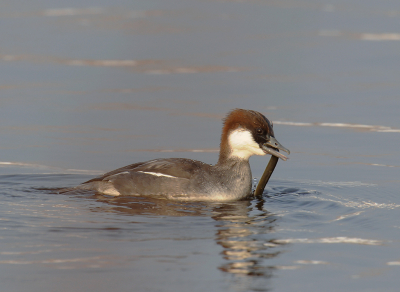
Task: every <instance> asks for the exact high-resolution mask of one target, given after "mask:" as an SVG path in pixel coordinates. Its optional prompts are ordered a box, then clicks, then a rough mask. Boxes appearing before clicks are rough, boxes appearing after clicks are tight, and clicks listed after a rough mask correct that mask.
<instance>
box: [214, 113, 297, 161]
mask: <svg viewBox="0 0 400 292" xmlns="http://www.w3.org/2000/svg"><path fill="white" fill-rule="evenodd" d="M279 150H281V151H284V152H286V153H288V154H290V151H289V150H288V149H287V148H285V147H283V146H282V145H281V144H280V143H279V142H278V141H277V140H276V139H275V134H274V129H273V124H272V122H270V121H269V120H268V119H267V118H266V117H265V116H264V115H262V114H261V113H259V112H256V111H252V110H244V109H234V110H233V111H231V112H230V113H228V115H227V116H226V118H225V119H224V127H223V129H222V137H221V149H220V159H221V158H222V157H223V158H230V157H235V158H239V159H249V158H250V156H252V155H266V154H271V155H274V156H276V157H278V158H281V159H282V160H287V159H288V157H286V156H285V155H283V154H281V153H280V152H279Z"/></svg>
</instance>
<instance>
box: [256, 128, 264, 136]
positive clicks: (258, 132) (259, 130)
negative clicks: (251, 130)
mask: <svg viewBox="0 0 400 292" xmlns="http://www.w3.org/2000/svg"><path fill="white" fill-rule="evenodd" d="M256 131H257V134H259V135H261V134H262V133H263V132H264V131H263V130H262V129H261V128H258V129H257V130H256Z"/></svg>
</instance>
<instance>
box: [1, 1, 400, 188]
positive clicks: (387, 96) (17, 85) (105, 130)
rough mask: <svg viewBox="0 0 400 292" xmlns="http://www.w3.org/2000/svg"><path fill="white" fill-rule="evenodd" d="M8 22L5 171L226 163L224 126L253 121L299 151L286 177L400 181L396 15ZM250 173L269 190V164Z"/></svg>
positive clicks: (151, 5) (375, 10)
mask: <svg viewBox="0 0 400 292" xmlns="http://www.w3.org/2000/svg"><path fill="white" fill-rule="evenodd" d="M0 11H1V12H0V35H1V39H2V42H1V45H0V62H1V63H0V65H1V70H0V94H1V96H0V125H1V126H0V133H1V137H2V138H1V141H0V151H1V161H3V162H12V163H13V165H14V166H18V165H19V166H21V165H22V166H23V165H25V171H28V170H27V168H29V167H30V166H32V165H34V166H35V167H38V166H39V165H41V166H42V167H43V166H46V167H53V168H56V170H57V169H59V170H60V169H62V170H66V169H76V170H90V171H93V173H95V172H96V171H106V170H110V169H114V168H116V167H120V166H123V165H127V164H130V163H133V162H137V161H143V160H147V159H153V158H157V157H191V158H194V159H199V160H203V161H206V162H209V163H215V162H216V161H217V158H218V153H217V151H218V147H219V138H220V131H221V119H222V118H223V117H224V116H225V115H226V113H227V112H228V111H229V110H231V109H233V108H245V109H253V110H258V111H260V112H262V113H264V114H265V115H266V116H267V117H268V118H269V119H270V120H272V121H274V124H275V132H276V136H277V138H278V140H279V141H280V142H281V143H282V144H283V145H284V146H286V147H287V148H289V149H290V150H291V151H292V152H293V153H292V155H291V158H292V159H291V160H290V161H288V162H287V163H280V165H279V167H278V168H277V170H276V175H277V176H278V177H292V178H311V177H313V178H318V179H321V178H326V177H327V176H330V177H332V178H333V179H344V178H348V177H349V174H351V176H354V177H353V178H352V180H360V181H364V180H371V179H377V177H376V176H375V175H376V171H384V172H385V175H386V176H387V179H391V180H397V177H398V174H399V171H398V167H399V166H400V161H399V155H398V145H399V144H398V142H399V136H400V130H399V128H400V119H399V114H398V110H399V106H400V98H399V96H398V92H399V86H400V85H399V82H398V80H399V75H400V74H399V73H400V69H399V68H400V30H399V27H400V26H399V19H400V4H399V3H398V2H397V1H386V0H384V1H372V0H371V1H362V3H360V2H359V1H323V0H301V1H292V0H280V1H262V0H253V1H251V0H249V1H230V0H226V1H224V0H219V1H213V0H190V1H186V0H185V1H183V0H182V1H180V0H167V1H166V0H163V1H140V0H137V1H124V0H116V1H105V0H100V1H89V0H83V1H82V0H80V1H74V0H68V1H45V0H35V1H2V3H0ZM251 162H252V166H253V175H254V176H256V177H259V176H261V173H262V170H263V168H264V167H265V164H266V163H267V159H266V158H265V157H262V158H260V157H258V158H253V159H252V161H251ZM2 165H3V166H7V167H9V166H10V164H8V165H5V164H4V163H3V164H2ZM388 166H392V167H391V168H390V167H389V168H388ZM393 167H395V168H396V169H393ZM8 169H9V168H8ZM50 170H51V168H49V171H50ZM394 171H395V172H396V175H393V176H392V174H393V172H394Z"/></svg>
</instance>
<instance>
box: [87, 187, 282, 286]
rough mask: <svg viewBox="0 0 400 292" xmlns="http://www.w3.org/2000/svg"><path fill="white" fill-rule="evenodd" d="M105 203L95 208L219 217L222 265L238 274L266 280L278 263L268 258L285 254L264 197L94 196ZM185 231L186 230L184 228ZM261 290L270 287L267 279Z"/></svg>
mask: <svg viewBox="0 0 400 292" xmlns="http://www.w3.org/2000/svg"><path fill="white" fill-rule="evenodd" d="M93 198H94V199H95V200H97V201H98V202H102V203H104V204H102V205H101V207H97V208H93V209H92V211H94V212H102V213H103V212H115V213H120V214H124V215H132V216H138V215H145V216H177V217H183V216H200V217H206V216H207V217H211V218H212V219H214V220H215V222H216V223H215V227H216V233H215V239H214V240H215V242H216V244H218V245H219V246H221V247H222V249H223V250H222V252H221V257H222V259H223V261H222V263H221V265H220V266H219V267H218V269H219V270H220V271H222V272H225V273H229V274H233V275H237V276H255V277H260V278H262V279H263V280H266V279H269V278H271V277H272V276H273V272H274V270H276V269H277V268H278V267H274V266H273V265H271V264H268V260H269V259H272V258H274V257H277V256H278V255H280V254H281V252H282V251H281V250H278V248H279V247H280V246H282V245H284V244H285V243H283V242H278V240H276V239H274V238H272V237H270V234H271V233H273V232H274V229H275V225H276V224H277V217H276V216H274V215H273V214H272V213H269V212H268V211H265V210H264V200H263V199H260V200H253V201H239V202H231V203H223V204H221V203H204V202H190V203H189V202H173V201H170V200H165V199H154V198H143V197H133V198H126V197H125V198H122V197H121V198H118V197H116V198H109V197H106V196H101V195H96V196H94V197H93ZM183 232H184V231H183ZM262 287H264V288H265V289H264V288H262ZM262 287H261V288H260V287H258V288H257V289H261V290H258V291H267V290H268V289H267V288H266V287H265V283H263V285H262Z"/></svg>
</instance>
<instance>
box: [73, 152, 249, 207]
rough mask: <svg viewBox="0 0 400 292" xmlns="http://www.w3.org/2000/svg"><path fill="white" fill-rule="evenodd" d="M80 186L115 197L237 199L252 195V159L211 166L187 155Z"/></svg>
mask: <svg viewBox="0 0 400 292" xmlns="http://www.w3.org/2000/svg"><path fill="white" fill-rule="evenodd" d="M77 188H79V189H89V190H95V191H97V192H100V193H103V194H106V195H112V196H120V195H122V196H127V195H128V196H162V197H166V198H168V199H176V200H185V201H193V200H195V201H235V200H240V199H243V198H245V197H246V196H248V195H250V194H251V169H250V165H249V162H248V160H247V161H245V160H242V159H231V160H229V161H226V162H225V163H224V164H223V165H220V164H216V165H209V164H206V163H203V162H200V161H195V160H191V159H184V158H170V159H156V160H152V161H148V162H141V163H136V164H132V165H128V166H125V167H122V168H119V169H117V170H114V171H111V172H109V173H106V174H104V175H102V176H100V177H97V178H94V179H91V180H89V181H87V182H85V183H83V184H82V185H80V186H78V187H77Z"/></svg>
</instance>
